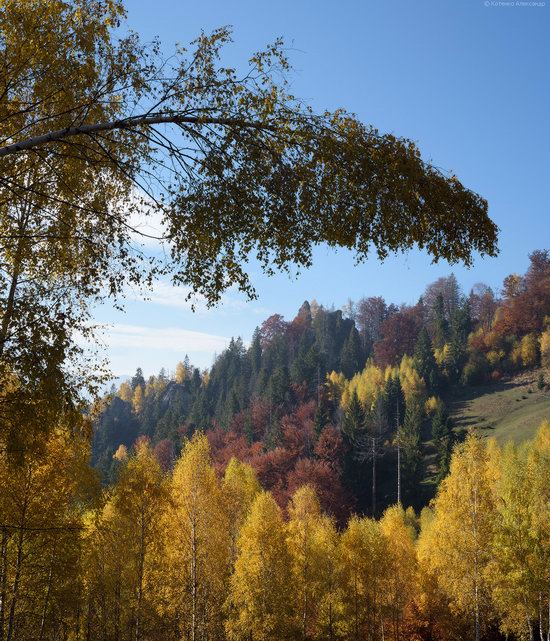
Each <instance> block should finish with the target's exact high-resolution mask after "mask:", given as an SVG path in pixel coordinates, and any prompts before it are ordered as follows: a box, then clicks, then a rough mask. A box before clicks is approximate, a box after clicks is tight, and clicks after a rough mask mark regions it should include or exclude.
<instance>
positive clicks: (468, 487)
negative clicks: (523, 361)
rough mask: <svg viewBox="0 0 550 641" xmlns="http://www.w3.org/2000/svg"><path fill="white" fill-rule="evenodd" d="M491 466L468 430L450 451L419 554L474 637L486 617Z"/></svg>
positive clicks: (488, 616)
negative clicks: (424, 550) (425, 543)
mask: <svg viewBox="0 0 550 641" xmlns="http://www.w3.org/2000/svg"><path fill="white" fill-rule="evenodd" d="M491 485H492V469H491V466H490V461H489V456H488V451H487V447H486V445H485V443H484V442H483V441H482V440H481V439H479V438H477V437H476V436H474V435H470V436H468V438H467V439H466V441H465V443H463V444H461V445H460V446H459V447H458V448H457V449H456V450H455V452H454V455H453V457H452V461H451V469H450V473H449V476H447V477H446V478H445V479H444V480H443V482H442V483H441V485H440V487H439V490H438V493H437V497H436V499H435V501H434V517H433V521H432V522H431V524H430V528H429V533H430V537H429V543H430V545H429V548H428V550H427V553H426V554H425V555H423V557H422V558H423V562H424V563H426V564H427V566H428V569H429V570H430V571H431V572H432V573H434V574H437V577H438V581H439V584H440V586H441V588H442V589H443V590H444V592H445V593H446V594H447V596H448V598H449V602H450V605H451V608H452V609H454V611H456V612H458V613H461V614H463V615H465V616H466V617H467V618H468V620H469V622H470V626H471V634H472V636H473V638H475V640H476V641H479V640H480V639H481V635H482V632H483V630H484V628H485V626H486V625H487V624H488V623H489V622H490V619H491V614H492V612H491V599H490V588H489V585H488V582H487V578H486V574H485V572H486V568H487V565H488V563H489V561H490V558H491V544H492V538H493V532H494V526H495V504H494V496H493V491H492V487H491Z"/></svg>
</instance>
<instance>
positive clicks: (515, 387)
mask: <svg viewBox="0 0 550 641" xmlns="http://www.w3.org/2000/svg"><path fill="white" fill-rule="evenodd" d="M541 371H542V370H531V371H529V372H524V373H522V374H520V375H518V376H516V377H514V378H512V379H510V380H507V381H500V382H497V383H491V384H488V385H482V386H479V387H472V388H465V389H464V390H463V391H462V393H461V394H460V395H459V396H457V397H455V399H454V401H453V402H452V403H451V405H450V410H451V415H452V418H453V422H454V424H455V426H456V427H457V428H470V427H473V428H477V429H478V430H479V432H480V433H481V434H484V435H486V436H494V437H496V439H497V440H498V441H499V443H501V444H502V443H504V442H505V441H507V440H509V439H513V440H515V441H516V442H518V443H519V442H521V441H524V440H526V439H529V438H531V437H532V436H533V435H534V434H535V432H536V430H537V429H538V427H539V425H540V424H541V422H542V421H543V420H545V419H546V420H550V390H549V389H548V383H550V373H549V372H548V371H546V372H544V377H545V381H546V383H547V387H546V389H545V390H543V391H541V390H539V389H538V387H537V380H538V377H539V374H540V372H541Z"/></svg>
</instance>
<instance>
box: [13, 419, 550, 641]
mask: <svg viewBox="0 0 550 641" xmlns="http://www.w3.org/2000/svg"><path fill="white" fill-rule="evenodd" d="M88 458H89V445H88V439H87V438H84V437H78V436H75V435H71V436H68V435H67V432H66V430H53V431H50V432H48V435H47V436H45V437H44V443H43V444H42V446H41V447H37V448H36V449H35V451H34V453H33V454H32V456H29V457H26V458H24V459H22V460H18V459H17V458H14V457H13V456H11V457H8V455H7V454H6V453H5V452H4V453H1V454H0V641H27V640H28V641H31V640H33V641H35V640H39V641H58V640H61V641H217V640H220V641H223V640H224V639H227V640H229V641H280V640H285V639H286V640H289V641H290V640H296V641H304V640H308V641H470V640H472V639H479V640H480V641H493V640H496V639H504V638H508V639H509V640H510V641H512V640H517V641H523V640H525V641H535V640H536V641H539V639H542V640H543V641H546V640H547V639H548V634H549V624H548V621H549V613H550V590H549V586H550V517H549V506H550V489H549V488H550V424H549V423H548V422H546V423H544V424H543V425H542V426H541V427H540V430H539V432H538V434H537V436H536V437H535V438H534V439H533V440H532V441H530V442H527V443H524V444H523V445H521V446H516V445H507V446H506V447H504V449H501V448H500V447H499V446H498V445H497V444H496V443H495V442H494V441H491V440H489V441H485V440H482V439H480V438H478V437H476V436H474V435H470V436H468V438H467V439H466V441H465V442H463V443H462V444H460V445H458V446H457V447H456V448H455V451H454V453H453V457H452V462H451V466H450V473H449V475H448V476H447V478H445V479H444V480H443V482H442V483H441V485H440V487H439V490H438V492H437V495H436V498H435V499H434V500H433V502H432V504H431V506H430V507H427V508H425V509H424V510H423V512H422V514H421V515H420V518H417V517H416V515H415V514H414V512H413V511H412V509H410V508H409V509H407V510H405V509H404V508H403V507H402V506H401V505H395V506H392V507H390V508H388V509H387V510H386V512H385V513H384V514H383V516H382V517H381V519H380V520H378V521H377V520H374V519H371V518H366V517H361V516H352V517H351V518H350V520H349V521H348V523H347V525H346V526H345V527H342V528H340V529H339V528H338V527H337V525H336V523H335V521H334V520H333V519H332V518H331V517H330V516H328V515H326V514H324V513H323V512H322V510H321V508H320V504H319V500H318V498H317V496H316V493H315V491H314V489H313V488H312V487H311V486H309V485H304V486H302V487H300V488H298V489H297V490H296V491H295V493H294V495H293V496H292V498H291V500H290V502H289V504H288V506H287V509H286V511H283V510H282V509H281V507H280V506H279V505H278V504H277V502H276V501H275V499H274V497H273V496H272V495H271V494H270V493H269V492H266V491H264V490H262V489H261V486H260V484H259V482H258V479H257V477H256V474H255V472H254V470H253V468H252V467H251V466H250V465H248V464H246V463H243V462H241V461H238V460H237V459H233V460H231V461H230V463H229V464H228V465H227V467H226V469H225V472H224V474H223V476H218V474H217V473H216V471H215V469H214V467H213V465H212V461H211V459H210V448H209V443H208V439H207V438H206V437H205V436H204V435H203V434H201V433H197V434H195V436H194V437H193V438H192V439H191V440H190V441H187V442H186V443H185V444H184V446H183V450H182V453H181V456H180V458H179V460H178V461H177V462H176V465H175V468H174V470H173V472H169V473H165V472H163V471H162V469H161V467H160V465H159V463H158V461H157V460H156V458H155V455H154V450H153V449H152V447H151V446H150V445H149V443H148V442H147V440H145V439H140V440H138V442H137V443H136V444H135V445H134V446H133V447H132V448H131V449H130V450H129V451H128V453H127V456H125V457H123V458H122V459H121V461H120V466H119V468H118V478H117V480H116V481H115V482H114V483H113V485H112V486H111V487H107V488H104V489H103V490H101V489H100V488H99V486H98V483H97V480H96V478H95V475H94V473H93V472H92V471H91V468H90V467H89V463H88ZM506 635H507V636H506Z"/></svg>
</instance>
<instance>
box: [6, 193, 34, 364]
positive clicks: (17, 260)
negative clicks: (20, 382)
mask: <svg viewBox="0 0 550 641" xmlns="http://www.w3.org/2000/svg"><path fill="white" fill-rule="evenodd" d="M30 209H31V207H30V204H29V202H28V201H26V202H24V204H23V208H22V211H21V212H20V216H19V221H18V230H17V231H18V240H17V247H16V249H15V255H14V260H13V269H12V272H11V279H10V287H9V290H8V297H7V299H6V309H5V311H4V315H3V316H2V323H1V326H0V358H2V356H3V354H4V350H5V348H6V343H7V340H8V335H9V330H10V326H11V322H12V320H13V313H14V310H15V297H16V293H17V287H18V285H19V277H20V275H21V272H22V269H23V249H24V243H25V241H26V238H25V232H26V229H27V224H28V222H29V216H30Z"/></svg>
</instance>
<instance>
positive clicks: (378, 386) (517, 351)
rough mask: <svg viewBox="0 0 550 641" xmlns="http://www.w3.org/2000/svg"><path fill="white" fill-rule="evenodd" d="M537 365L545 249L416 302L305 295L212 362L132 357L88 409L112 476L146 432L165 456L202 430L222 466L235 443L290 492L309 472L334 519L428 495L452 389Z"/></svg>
mask: <svg viewBox="0 0 550 641" xmlns="http://www.w3.org/2000/svg"><path fill="white" fill-rule="evenodd" d="M540 364H542V365H543V366H548V365H550V253H549V252H548V251H535V252H533V253H532V254H531V255H530V265H529V268H528V270H527V273H526V274H525V275H523V276H519V275H516V274H512V275H510V276H508V277H507V278H506V279H505V280H504V283H503V285H502V288H501V290H500V292H498V293H497V292H495V291H493V290H492V289H491V288H490V287H488V286H486V285H484V284H478V285H476V286H475V287H474V288H473V289H472V290H471V291H470V292H469V293H467V294H465V293H464V292H463V291H462V289H461V287H460V286H459V284H458V282H457V280H456V278H455V277H454V276H453V275H451V276H449V277H445V278H440V279H439V280H437V281H435V282H434V283H432V284H430V285H428V286H427V288H426V290H425V292H424V294H423V296H422V297H421V298H420V300H419V301H418V303H417V304H416V305H412V306H410V305H400V306H397V305H395V304H392V303H387V302H386V301H385V300H384V299H383V298H381V297H370V298H363V299H361V300H359V301H357V302H352V301H349V303H348V304H347V305H346V307H345V309H344V310H333V309H325V308H324V307H322V306H320V305H318V304H317V303H316V302H315V301H313V302H312V303H311V304H310V303H308V302H305V303H304V304H303V305H302V307H301V308H300V310H299V311H298V314H297V315H296V317H295V318H294V319H293V320H291V321H289V322H287V321H285V320H284V319H283V318H282V317H281V316H280V315H277V314H275V315H273V316H271V317H270V318H268V319H267V320H266V321H265V322H264V323H263V324H262V325H261V326H260V327H259V328H258V329H257V330H256V331H255V333H254V336H253V337H252V340H251V342H250V345H249V347H245V346H244V344H243V342H242V340H241V339H236V340H232V341H231V343H230V345H229V347H228V349H227V350H225V351H224V352H223V353H222V354H220V355H219V356H218V357H217V359H216V361H215V363H214V365H213V367H212V368H211V369H210V370H209V371H199V369H197V368H195V367H193V366H192V365H191V364H190V363H189V360H188V359H187V358H186V359H185V360H183V361H182V362H180V363H178V364H177V367H176V368H175V371H174V372H173V373H172V374H168V373H166V372H164V371H162V372H160V374H159V375H158V376H151V377H150V378H149V379H148V380H147V381H145V379H144V377H143V374H142V372H141V370H139V369H138V371H137V372H136V374H135V376H134V377H133V378H132V379H131V380H130V381H128V382H126V383H123V384H122V385H121V386H120V388H119V389H118V390H115V389H112V390H111V393H110V394H108V395H107V396H106V397H105V398H103V399H102V400H101V402H99V403H98V404H97V405H96V406H95V407H94V408H93V417H94V424H95V428H94V441H93V460H94V464H95V465H96V467H97V468H98V469H99V470H100V471H101V473H102V475H103V478H104V481H105V482H110V481H113V480H114V479H115V478H116V476H117V473H118V472H117V470H118V468H119V467H120V459H121V457H123V456H124V454H125V452H126V450H130V449H131V447H132V445H133V444H134V443H135V442H136V440H137V439H138V438H141V437H145V438H147V439H148V440H149V442H150V443H151V446H152V447H153V449H154V452H155V454H156V456H157V457H158V459H159V462H160V464H161V465H162V467H163V469H165V470H169V469H171V468H172V466H173V463H174V460H175V458H176V457H177V456H178V455H179V453H180V449H181V446H182V442H183V440H184V439H185V438H189V437H191V436H192V435H193V434H194V433H195V432H196V431H198V430H200V431H204V432H205V433H206V434H207V437H208V439H209V442H210V446H211V449H212V456H213V460H214V463H215V465H216V468H217V469H218V471H219V472H220V473H221V472H223V470H224V469H225V467H226V465H227V464H228V462H229V460H230V459H231V458H232V457H237V458H238V459H239V460H241V461H246V462H248V463H250V464H251V465H252V467H253V468H254V470H255V471H256V473H257V475H258V478H259V480H260V482H261V484H262V487H263V488H265V489H267V490H270V491H271V492H272V493H273V495H274V496H275V498H276V500H277V501H278V503H279V504H280V505H281V506H282V507H285V506H286V504H287V502H288V500H289V498H290V496H291V495H292V494H293V493H294V491H295V490H296V489H297V488H298V487H299V486H300V485H302V484H304V483H310V484H312V485H313V486H314V487H315V488H316V491H317V493H318V496H319V499H320V501H321V504H322V507H323V509H325V510H327V511H328V512H329V513H331V514H332V515H334V516H335V517H337V518H338V519H346V518H347V517H349V515H350V514H351V513H352V512H360V513H363V514H369V515H371V516H379V515H380V514H381V513H382V511H383V510H384V509H385V508H386V507H387V506H389V505H391V504H393V503H395V502H396V501H398V500H401V501H402V502H403V503H404V504H406V505H412V506H413V507H414V508H415V509H421V508H422V507H423V505H425V504H426V503H427V501H428V500H429V498H431V496H433V493H434V491H435V487H436V484H437V482H438V481H439V480H440V479H442V478H443V477H444V476H445V475H446V474H447V472H448V469H449V462H450V454H451V452H452V449H453V446H454V445H455V444H456V443H457V442H458V441H460V440H461V439H463V438H464V436H465V434H464V432H463V431H462V430H457V429H453V425H452V421H451V420H450V418H449V416H448V411H447V407H448V404H449V402H450V401H452V399H453V396H454V395H455V394H456V392H457V390H459V389H461V388H463V387H464V386H475V385H477V384H481V383H484V382H486V381H497V380H500V379H502V378H503V377H507V376H511V375H513V374H515V373H517V372H519V371H521V370H523V369H526V368H534V367H536V366H538V365H540ZM542 372H543V370H541V374H540V378H539V380H538V387H539V388H541V389H543V388H544V387H545V386H546V384H547V381H546V380H545V375H544V373H542ZM547 378H548V376H547ZM426 452H431V453H433V454H435V460H436V465H435V468H434V466H433V465H431V466H427V465H426V464H425V455H426ZM432 458H433V457H432Z"/></svg>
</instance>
